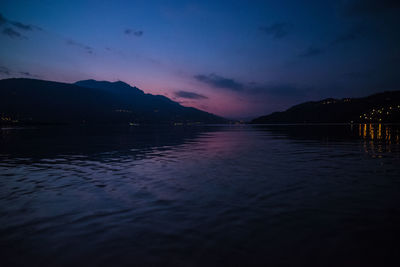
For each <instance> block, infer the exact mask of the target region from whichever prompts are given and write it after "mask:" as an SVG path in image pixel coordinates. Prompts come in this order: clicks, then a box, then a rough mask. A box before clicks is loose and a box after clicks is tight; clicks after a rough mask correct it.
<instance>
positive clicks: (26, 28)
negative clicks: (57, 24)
mask: <svg viewBox="0 0 400 267" xmlns="http://www.w3.org/2000/svg"><path fill="white" fill-rule="evenodd" d="M5 24H8V25H10V26H14V27H16V28H18V29H19V30H23V31H33V30H42V29H41V28H40V27H38V26H35V25H31V24H25V23H22V22H20V21H14V20H10V19H7V18H6V17H4V16H3V15H2V14H0V26H1V25H5Z"/></svg>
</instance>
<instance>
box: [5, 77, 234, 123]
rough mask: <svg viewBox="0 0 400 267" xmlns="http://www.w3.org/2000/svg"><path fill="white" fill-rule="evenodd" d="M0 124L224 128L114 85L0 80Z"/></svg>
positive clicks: (161, 100)
mask: <svg viewBox="0 0 400 267" xmlns="http://www.w3.org/2000/svg"><path fill="white" fill-rule="evenodd" d="M0 115H1V121H2V122H3V123H5V122H10V121H14V122H17V121H18V122H19V123H46V124H47V123H48V124H54V123H55V124H81V123H95V124H99V123H100V124H102V123H107V124H114V123H119V124H122V123H145V124H146V123H148V124H154V123H163V124H171V123H172V124H173V123H179V124H181V123H225V122H227V120H226V119H224V118H221V117H218V116H216V115H213V114H210V113H207V112H204V111H201V110H198V109H195V108H191V107H184V106H182V105H180V104H179V103H177V102H174V101H172V100H170V99H169V98H167V97H165V96H161V95H152V94H146V93H144V92H143V91H142V90H140V89H138V88H136V87H131V86H130V85H128V84H126V83H124V82H121V81H118V82H107V81H95V80H85V81H79V82H76V83H75V84H68V83H59V82H52V81H45V80H36V79H22V78H12V79H4V80H0Z"/></svg>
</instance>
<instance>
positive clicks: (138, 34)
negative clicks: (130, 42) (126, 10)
mask: <svg viewBox="0 0 400 267" xmlns="http://www.w3.org/2000/svg"><path fill="white" fill-rule="evenodd" d="M124 33H125V34H126V35H133V36H136V37H141V36H142V35H143V31H137V30H133V29H126V30H125V31H124Z"/></svg>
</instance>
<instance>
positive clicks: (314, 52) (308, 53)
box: [299, 46, 324, 57]
mask: <svg viewBox="0 0 400 267" xmlns="http://www.w3.org/2000/svg"><path fill="white" fill-rule="evenodd" d="M323 52H324V51H323V50H321V49H319V48H317V47H313V46H310V47H308V48H307V49H306V50H305V51H304V52H303V53H301V54H300V55H299V57H314V56H318V55H320V54H322V53H323Z"/></svg>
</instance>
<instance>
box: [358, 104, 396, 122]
mask: <svg viewBox="0 0 400 267" xmlns="http://www.w3.org/2000/svg"><path fill="white" fill-rule="evenodd" d="M399 111H400V105H397V106H389V107H386V108H384V107H382V108H374V109H372V110H371V111H370V112H368V113H364V114H362V115H360V119H364V120H367V121H382V120H383V119H385V118H387V117H388V116H390V115H392V114H393V113H397V112H399Z"/></svg>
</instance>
